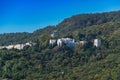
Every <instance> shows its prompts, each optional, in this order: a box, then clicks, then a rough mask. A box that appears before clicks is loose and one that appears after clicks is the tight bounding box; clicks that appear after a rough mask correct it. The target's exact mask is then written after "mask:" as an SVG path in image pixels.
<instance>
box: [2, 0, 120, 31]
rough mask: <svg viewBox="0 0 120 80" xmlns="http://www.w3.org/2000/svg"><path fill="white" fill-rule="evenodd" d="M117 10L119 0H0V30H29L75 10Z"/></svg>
mask: <svg viewBox="0 0 120 80" xmlns="http://www.w3.org/2000/svg"><path fill="white" fill-rule="evenodd" d="M116 10H120V0H0V33H10V32H32V31H34V30H36V29H39V28H43V27H46V26H47V25H56V24H58V23H60V22H61V21H62V20H63V19H64V18H67V17H71V16H72V15H75V14H82V13H95V12H107V11H116Z"/></svg>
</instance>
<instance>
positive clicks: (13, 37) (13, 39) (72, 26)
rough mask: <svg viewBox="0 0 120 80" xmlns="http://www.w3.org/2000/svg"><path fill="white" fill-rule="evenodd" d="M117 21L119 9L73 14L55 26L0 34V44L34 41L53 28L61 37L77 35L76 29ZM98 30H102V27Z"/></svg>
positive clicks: (49, 32) (80, 29)
mask: <svg viewBox="0 0 120 80" xmlns="http://www.w3.org/2000/svg"><path fill="white" fill-rule="evenodd" d="M119 21H120V11H114V12H105V13H94V14H79V15H74V16H72V17H70V18H66V19H64V20H63V21H62V22H61V23H59V24H58V25H56V26H47V27H45V28H43V29H38V30H36V31H34V32H33V33H10V34H1V35H0V45H8V44H11V43H22V42H26V41H30V40H33V41H34V40H36V39H37V38H38V37H39V36H40V35H42V34H51V33H52V32H53V31H54V30H58V31H59V34H60V36H63V37H64V36H68V35H77V34H76V31H78V32H81V31H82V30H83V29H89V28H87V27H93V28H94V26H93V25H95V26H102V24H104V23H108V22H111V23H112V24H114V22H119ZM108 27H109V25H108ZM96 28H97V27H96ZM91 29H92V28H91ZM93 30H94V29H93ZM100 30H102V28H101V29H100ZM100 30H98V31H99V33H100ZM107 31H109V30H107V29H106V32H107ZM78 32H77V33H78ZM82 32H83V31H82ZM94 32H95V31H94ZM95 33H96V32H95ZM88 34H89V33H88ZM78 36H79V35H78ZM78 36H77V37H78Z"/></svg>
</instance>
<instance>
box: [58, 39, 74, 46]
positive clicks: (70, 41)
mask: <svg viewBox="0 0 120 80" xmlns="http://www.w3.org/2000/svg"><path fill="white" fill-rule="evenodd" d="M63 43H64V44H65V45H66V46H68V47H70V48H74V47H75V40H74V39H71V38H61V39H58V40H57V45H58V46H59V47H61V46H62V45H63Z"/></svg>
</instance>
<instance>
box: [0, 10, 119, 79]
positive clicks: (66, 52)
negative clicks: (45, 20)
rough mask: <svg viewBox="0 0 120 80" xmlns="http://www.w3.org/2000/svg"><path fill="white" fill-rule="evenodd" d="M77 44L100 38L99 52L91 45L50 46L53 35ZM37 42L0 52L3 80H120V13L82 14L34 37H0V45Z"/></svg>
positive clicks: (34, 33)
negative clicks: (77, 42)
mask: <svg viewBox="0 0 120 80" xmlns="http://www.w3.org/2000/svg"><path fill="white" fill-rule="evenodd" d="M54 30H57V31H58V32H59V38H61V37H71V36H72V37H73V38H74V39H75V40H76V41H80V40H87V41H92V40H93V39H95V38H99V39H101V41H102V44H101V46H100V47H99V48H96V47H94V46H93V45H91V44H87V45H84V46H81V45H77V46H76V47H75V48H74V49H70V48H69V47H67V46H65V45H64V46H62V47H60V48H59V47H58V46H54V47H53V46H51V45H49V43H48V42H49V39H50V34H51V33H52V32H53V31H54ZM28 41H33V42H36V43H37V45H35V46H33V47H29V46H26V47H24V49H23V50H16V49H12V50H6V49H2V50H0V78H1V79H10V80H21V79H23V80H24V79H25V80H34V79H35V80H62V79H63V80H119V79H120V75H119V73H120V11H114V12H105V13H94V14H93V13H92V14H79V15H74V16H72V17H71V18H67V19H64V20H63V21H62V22H61V23H59V24H58V25H56V26H48V27H45V28H43V29H39V30H36V31H34V32H33V33H26V32H25V33H10V34H1V35H0V45H9V44H16V43H25V42H28Z"/></svg>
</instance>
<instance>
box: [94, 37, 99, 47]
mask: <svg viewBox="0 0 120 80" xmlns="http://www.w3.org/2000/svg"><path fill="white" fill-rule="evenodd" d="M93 45H94V46H95V47H100V45H101V40H100V39H94V42H93Z"/></svg>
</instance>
